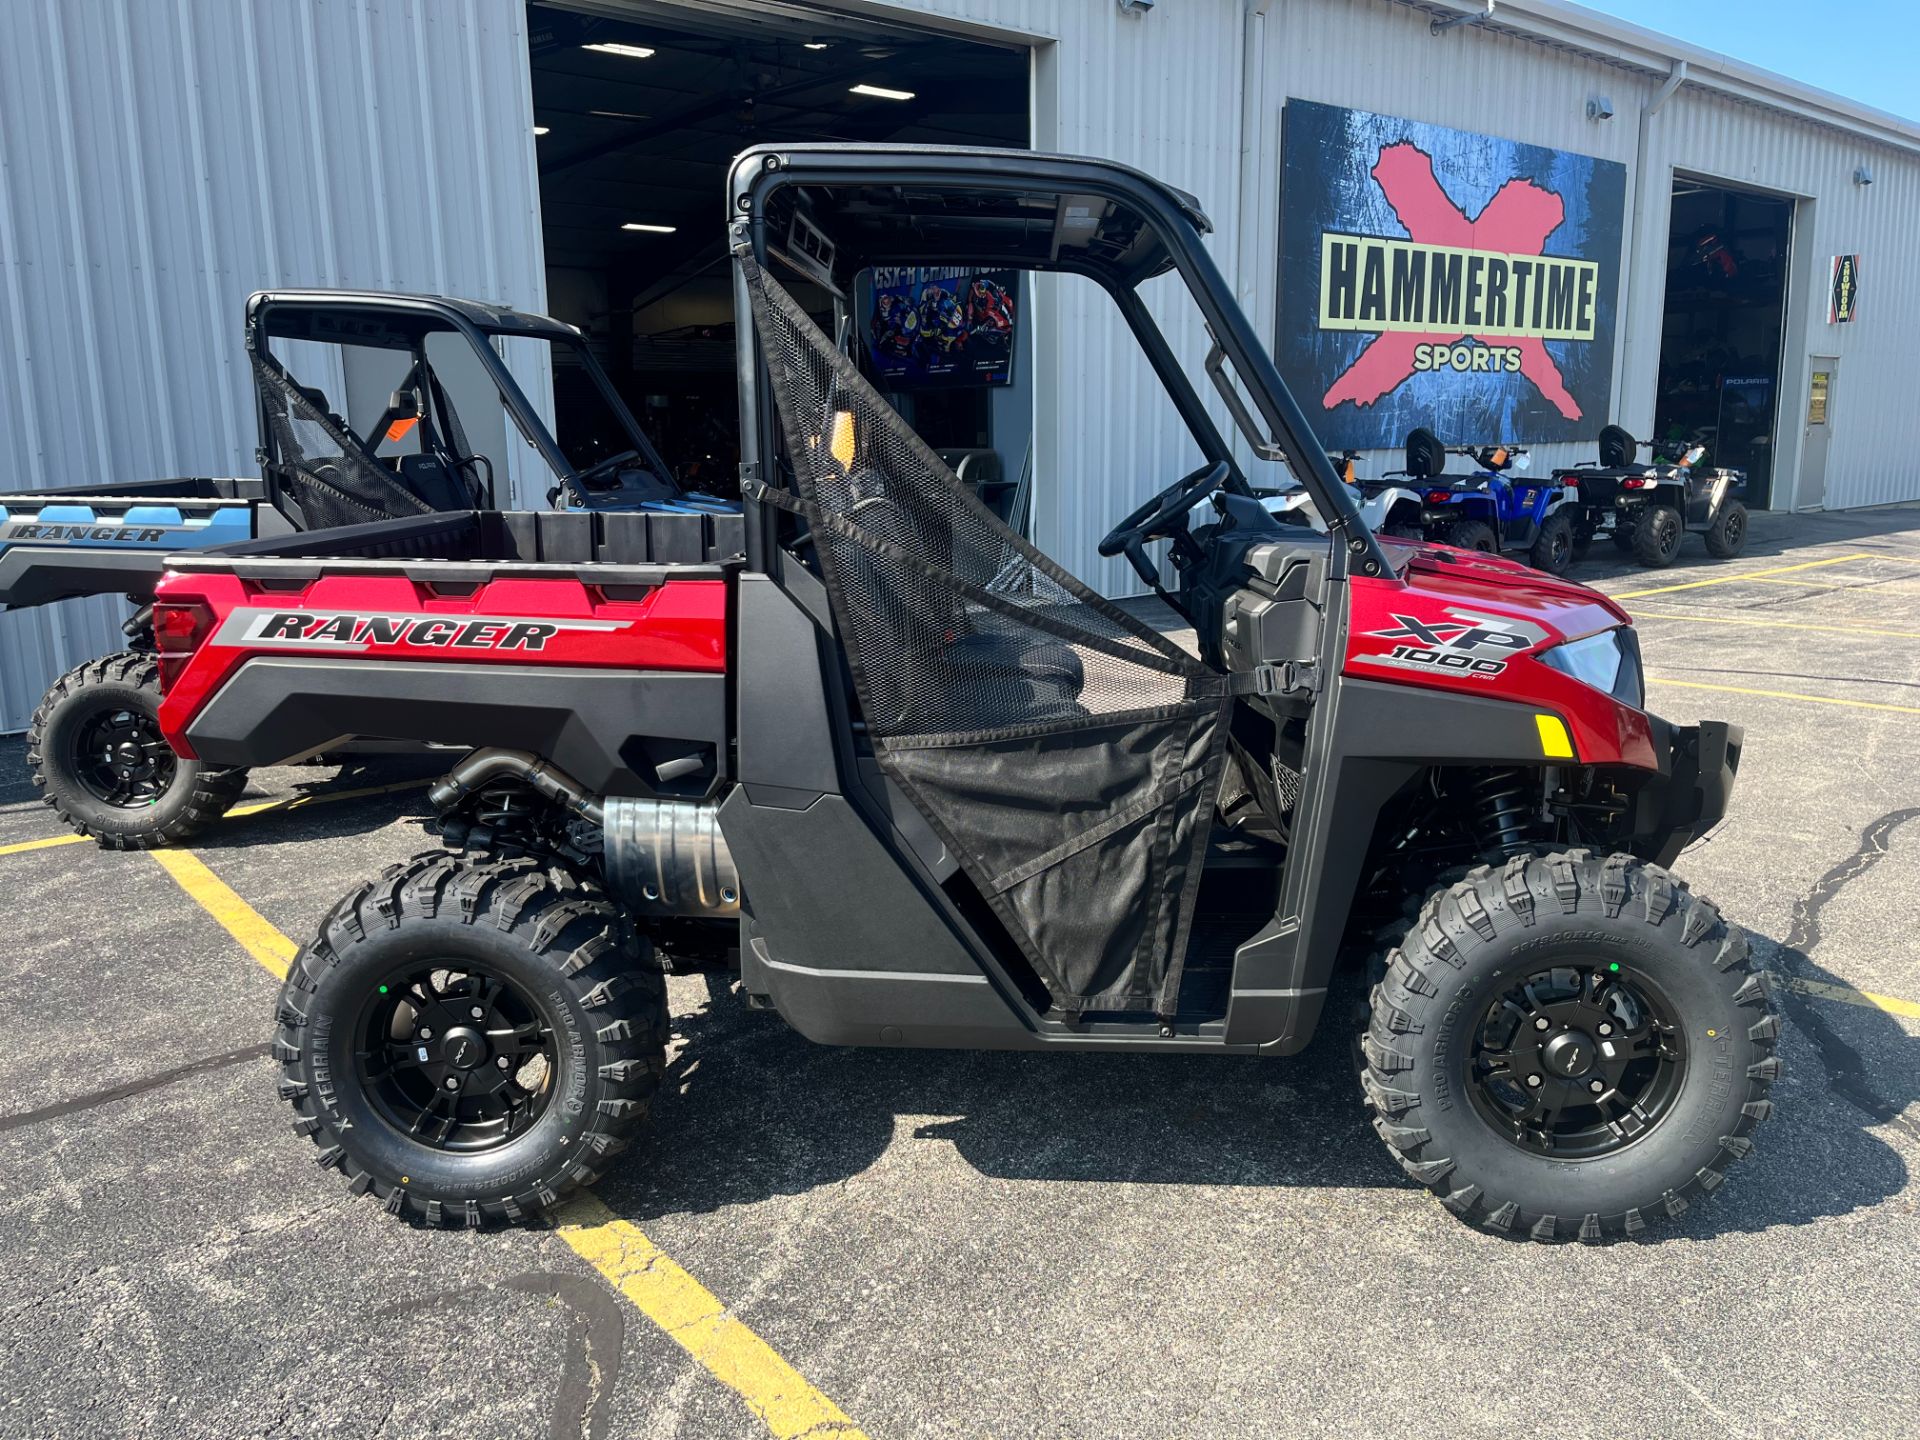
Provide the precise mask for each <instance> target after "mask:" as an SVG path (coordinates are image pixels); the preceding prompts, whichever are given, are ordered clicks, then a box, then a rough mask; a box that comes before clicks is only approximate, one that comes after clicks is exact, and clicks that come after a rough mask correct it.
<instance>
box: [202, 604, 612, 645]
mask: <svg viewBox="0 0 1920 1440" xmlns="http://www.w3.org/2000/svg"><path fill="white" fill-rule="evenodd" d="M622 624H623V622H621V621H618V620H562V619H547V618H539V619H530V618H528V617H527V616H524V615H410V614H395V613H388V612H369V611H355V610H251V609H247V610H235V611H233V612H232V613H231V614H229V615H228V616H227V618H226V619H225V620H224V621H223V622H222V623H221V626H220V629H219V632H218V633H217V634H215V636H214V637H213V641H212V643H213V644H216V645H231V646H235V647H239V648H246V649H267V648H271V649H275V650H278V649H283V648H291V649H296V650H333V651H338V652H343V653H358V652H362V651H366V650H370V649H372V648H373V647H374V646H376V645H387V646H393V645H398V646H407V647H410V648H418V649H430V650H447V649H452V650H544V649H546V648H547V642H548V641H550V640H551V639H553V637H554V636H556V635H558V634H560V633H561V632H562V631H566V630H586V631H607V630H618V629H620V628H622Z"/></svg>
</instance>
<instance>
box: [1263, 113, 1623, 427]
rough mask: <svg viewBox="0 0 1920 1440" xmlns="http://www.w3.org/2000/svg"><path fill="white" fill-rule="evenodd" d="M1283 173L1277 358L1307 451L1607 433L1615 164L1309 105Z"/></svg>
mask: <svg viewBox="0 0 1920 1440" xmlns="http://www.w3.org/2000/svg"><path fill="white" fill-rule="evenodd" d="M1282 156H1283V160H1282V163H1283V165H1284V167H1285V173H1284V177H1283V181H1282V194H1281V251H1282V254H1281V275H1280V311H1279V327H1278V337H1277V339H1278V343H1277V344H1276V345H1275V346H1274V354H1275V359H1276V360H1277V361H1278V362H1279V365H1280V370H1281V373H1282V374H1283V375H1284V376H1285V377H1286V379H1287V383H1288V384H1289V385H1290V386H1291V387H1292V389H1293V392H1294V394H1295V395H1296V396H1297V397H1299V399H1300V401H1301V403H1302V404H1303V405H1304V406H1305V407H1306V409H1307V414H1308V417H1309V419H1311V420H1312V422H1313V427H1314V432H1315V434H1316V436H1317V437H1318V439H1319V440H1320V443H1322V444H1323V445H1325V446H1327V447H1328V448H1329V449H1334V450H1345V449H1376V448H1387V447H1391V446H1397V445H1399V444H1401V443H1402V442H1403V441H1404V440H1405V438H1406V435H1407V432H1408V431H1409V430H1411V429H1413V428H1414V427H1415V426H1416V425H1424V426H1426V427H1428V428H1429V429H1431V430H1433V431H1434V432H1435V433H1437V434H1438V435H1440V436H1441V437H1442V439H1444V440H1445V441H1446V442H1447V443H1448V444H1500V443H1507V444H1513V443H1520V444H1525V443H1530V442H1546V441H1553V440H1577V439H1582V438H1586V437H1589V436H1590V435H1591V434H1592V433H1593V431H1594V430H1595V429H1596V428H1597V427H1599V426H1600V425H1602V424H1604V423H1605V422H1606V419H1607V415H1608V410H1609V402H1610V400H1611V398H1612V385H1613V335H1614V316H1615V308H1616V305H1617V303H1618V287H1619V272H1620V236H1621V223H1622V215H1623V212H1624V209H1625V203H1626V167H1625V166H1623V165H1619V164H1616V163H1614V162H1612V161H1607V160H1596V159H1594V158H1592V157H1591V156H1586V155H1573V154H1568V153H1566V152H1564V151H1558V150H1546V149H1542V148H1541V147H1539V146H1535V145H1521V144H1518V143H1516V142H1514V141H1510V140H1496V139H1493V138H1491V137H1489V136H1485V135H1474V134H1469V133H1467V132H1465V131H1461V130H1449V129H1445V128H1444V127H1441V126H1438V125H1425V124H1421V123H1419V122H1416V121H1412V120H1401V119H1396V118H1395V117H1393V116H1389V115H1375V114H1371V113H1369V112H1367V111H1362V110H1347V109H1342V108H1340V107H1338V106H1332V105H1319V104H1314V103H1312V102H1309V101H1304V100H1290V101H1288V102H1287V107H1286V123H1285V137H1284V144H1283V147H1282Z"/></svg>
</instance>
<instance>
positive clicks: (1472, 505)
mask: <svg viewBox="0 0 1920 1440" xmlns="http://www.w3.org/2000/svg"><path fill="white" fill-rule="evenodd" d="M1449 455H1459V456H1463V457H1465V458H1466V459H1468V460H1471V461H1472V462H1473V463H1474V465H1475V466H1477V467H1478V468H1477V469H1476V470H1475V471H1474V472H1473V473H1472V474H1470V475H1449V474H1447V473H1446V465H1447V456H1449ZM1527 465H1528V457H1527V452H1526V451H1525V450H1524V449H1523V448H1521V447H1519V446H1517V445H1482V446H1479V447H1474V446H1466V445H1458V446H1453V447H1451V448H1449V447H1448V446H1445V445H1442V444H1441V443H1440V441H1439V439H1438V437H1436V436H1435V435H1434V433H1433V432H1432V431H1431V430H1427V429H1424V428H1422V429H1418V430H1415V431H1414V432H1413V433H1412V434H1410V435H1408V436H1407V475H1408V476H1409V477H1410V478H1411V479H1412V481H1413V483H1414V484H1415V485H1416V486H1417V487H1419V488H1420V491H1421V502H1422V503H1421V512H1420V519H1421V525H1422V528H1423V529H1424V531H1425V533H1426V536H1427V538H1428V539H1430V540H1438V541H1439V542H1440V543H1441V544H1443V545H1453V546H1457V547H1458V548H1460V549H1462V550H1482V551H1486V552H1487V553H1489V554H1496V555H1497V554H1500V553H1502V552H1515V551H1519V552H1525V554H1526V557H1527V563H1528V564H1530V565H1532V566H1533V568H1534V569H1536V570H1543V571H1545V572H1546V573H1547V574H1549V575H1560V574H1563V573H1565V571H1566V568H1567V566H1569V565H1571V564H1572V563H1573V561H1574V558H1575V556H1574V549H1575V535H1574V526H1575V522H1576V521H1577V520H1578V519H1579V517H1580V514H1581V510H1580V490H1579V487H1578V486H1577V485H1573V484H1570V483H1567V482H1566V481H1563V480H1561V479H1560V478H1558V477H1555V478H1554V479H1553V480H1550V481H1547V482H1544V483H1542V482H1537V481H1527V480H1522V479H1519V478H1516V477H1513V476H1510V475H1509V474H1508V473H1507V472H1508V471H1509V470H1513V471H1524V470H1525V469H1526V468H1527Z"/></svg>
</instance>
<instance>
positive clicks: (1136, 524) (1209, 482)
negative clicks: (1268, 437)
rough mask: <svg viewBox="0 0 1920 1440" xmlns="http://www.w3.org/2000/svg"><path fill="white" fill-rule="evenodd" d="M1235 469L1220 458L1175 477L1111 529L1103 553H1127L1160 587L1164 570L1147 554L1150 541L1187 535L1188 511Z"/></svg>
mask: <svg viewBox="0 0 1920 1440" xmlns="http://www.w3.org/2000/svg"><path fill="white" fill-rule="evenodd" d="M1232 473H1233V470H1232V467H1231V466H1230V465H1228V464H1227V462H1226V461H1224V460H1219V461H1215V462H1214V463H1213V464H1211V465H1203V466H1201V467H1200V468H1199V469H1198V470H1196V471H1194V472H1193V473H1192V474H1191V475H1187V476H1184V477H1182V478H1181V479H1179V480H1176V481H1174V482H1173V484H1171V485H1169V486H1168V487H1167V488H1166V489H1164V490H1162V491H1161V492H1160V493H1159V494H1158V495H1156V496H1154V497H1153V499H1151V500H1149V501H1147V503H1146V504H1144V505H1142V506H1141V507H1140V508H1139V509H1138V510H1136V511H1134V512H1133V513H1132V514H1131V515H1129V516H1127V518H1126V519H1124V520H1122V521H1121V522H1120V523H1119V524H1118V525H1116V526H1114V527H1113V529H1111V530H1109V531H1108V532H1107V538H1106V539H1104V540H1102V541H1101V542H1100V553H1101V554H1102V555H1107V556H1112V555H1125V556H1126V557H1127V562H1128V563H1129V564H1131V565H1132V566H1133V568H1134V569H1135V570H1136V571H1138V572H1139V574H1140V578H1141V579H1142V580H1144V581H1146V582H1147V584H1149V585H1151V586H1152V587H1153V588H1154V589H1156V590H1158V589H1159V588H1160V572H1159V570H1158V569H1157V568H1155V566H1154V563H1153V561H1151V560H1149V559H1148V558H1147V542H1148V541H1149V540H1172V541H1173V542H1174V543H1175V544H1178V543H1179V542H1180V540H1181V539H1182V538H1183V537H1185V536H1186V535H1187V512H1188V511H1189V510H1191V509H1193V507H1194V506H1195V505H1198V504H1199V503H1200V502H1201V501H1202V500H1204V499H1206V497H1207V496H1209V495H1211V494H1212V493H1213V492H1214V491H1215V490H1218V489H1219V488H1220V486H1221V484H1222V483H1223V482H1224V481H1225V480H1226V478H1227V476H1228V475H1230V474H1232Z"/></svg>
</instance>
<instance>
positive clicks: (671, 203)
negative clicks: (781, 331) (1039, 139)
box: [528, 5, 1028, 495]
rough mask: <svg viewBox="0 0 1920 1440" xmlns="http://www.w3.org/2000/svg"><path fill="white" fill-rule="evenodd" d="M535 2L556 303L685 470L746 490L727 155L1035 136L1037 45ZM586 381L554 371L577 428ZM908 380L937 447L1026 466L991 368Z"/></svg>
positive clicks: (914, 409) (539, 135)
mask: <svg viewBox="0 0 1920 1440" xmlns="http://www.w3.org/2000/svg"><path fill="white" fill-rule="evenodd" d="M528 19H529V47H530V61H531V68H532V78H533V102H534V120H535V127H536V128H535V136H536V141H535V144H536V149H537V155H538V159H539V167H540V191H541V219H542V224H543V228H544V232H545V241H546V261H547V296H548V299H547V308H548V310H549V312H550V313H552V314H553V315H555V316H557V317H558V318H560V319H562V320H566V321H568V322H569V323H571V324H574V325H577V326H579V327H580V328H581V329H582V330H584V331H585V332H586V333H587V335H588V336H589V338H590V341H591V345H592V348H593V349H594V351H595V353H596V354H597V356H598V358H599V359H600V360H601V362H602V363H603V364H604V365H605V367H606V369H607V371H608V373H609V374H610V375H611V376H612V378H613V381H614V383H615V385H616V386H617V387H618V388H619V389H620V391H621V392H622V394H623V396H624V397H625V398H626V400H627V402H628V404H629V406H630V407H631V408H632V410H633V412H634V414H635V415H636V416H638V417H639V418H640V421H641V423H642V424H643V425H644V426H645V427H646V428H647V430H648V432H649V434H650V437H651V438H652V440H653V441H654V444H655V446H656V447H657V448H658V449H659V450H660V452H661V453H662V455H663V456H664V458H665V459H666V460H667V462H668V464H669V465H670V466H671V467H672V468H673V470H674V471H675V474H676V477H677V478H678V479H679V480H680V481H681V483H682V484H683V486H685V487H686V488H687V489H689V490H700V491H705V492H708V493H712V494H718V495H730V494H733V493H735V488H736V486H737V480H736V476H735V465H736V463H737V461H738V458H739V455H738V433H737V432H738V423H737V415H736V401H735V393H734V380H733V310H732V294H731V290H730V288H729V282H728V275H727V267H726V264H725V248H724V240H723V235H722V230H721V214H722V206H723V193H722V192H723V186H724V183H725V177H726V168H727V164H728V162H729V161H730V160H731V159H732V157H733V156H734V155H735V154H737V153H738V152H739V151H741V150H743V149H745V148H747V147H748V146H750V145H754V144H758V143H762V142H777V143H803V142H807V141H827V140H833V141H872V142H881V141H897V142H901V143H907V144H932V145H956V144H964V145H1003V146H1024V145H1025V144H1027V140H1028V101H1027V73H1028V56H1027V54H1026V52H1024V51H1019V50H1012V49H1005V48H999V47H994V46H988V45H981V44H974V43H971V42H967V41H962V40H956V39H952V38H947V37H943V36H931V35H926V34H921V33H917V32H910V31H907V30H903V29H898V28H894V27H881V26H877V25H869V24H865V23H862V22H850V21H846V20H842V19H838V18H836V19H835V20H834V21H833V22H832V23H831V28H823V27H821V26H820V25H817V24H815V23H813V22H811V21H803V20H797V19H793V18H790V17H782V16H763V15H751V16H749V15H743V14H738V13H730V12H726V11H722V10H718V9H714V10H706V9H696V8H694V7H681V6H671V5H657V6H650V7H645V9H644V10H643V12H642V15H641V18H636V19H626V18H622V19H607V18H602V17H599V16H590V15H585V14H579V13H575V12H572V11H569V10H565V9H561V8H557V7H550V6H540V5H535V6H530V7H529V8H528ZM821 298H822V299H823V300H824V297H821ZM823 308H825V307H824V305H823ZM569 389H570V380H569V377H568V376H566V375H564V374H556V375H555V377H554V396H555V405H556V407H557V408H558V410H559V412H560V415H561V423H562V426H563V428H564V425H565V416H566V413H567V410H568V406H569ZM894 399H895V403H896V404H897V405H899V406H900V408H901V409H902V410H903V412H905V413H906V415H907V417H908V418H909V420H911V421H912V422H913V423H914V425H915V427H916V429H918V430H919V431H920V433H921V435H922V437H923V438H925V439H926V440H927V441H928V442H929V443H930V444H932V445H934V446H935V447H936V448H940V449H943V450H957V451H967V450H979V451H986V450H990V449H992V448H994V447H996V446H998V447H999V448H1000V450H1001V451H1002V453H1003V455H1005V454H1007V453H1009V452H1010V461H1009V462H1008V465H1007V468H1017V467H1018V466H1019V464H1020V459H1021V455H1022V453H1023V451H1024V449H1025V445H1026V436H1025V433H1024V432H1025V429H1026V425H1025V423H1024V410H1023V409H1022V408H1021V407H1017V406H1009V405H1008V404H1007V402H1006V401H1005V400H1004V399H998V398H996V397H994V396H992V395H990V394H989V392H988V391H987V390H986V389H985V388H977V387H961V388H951V387H950V388H942V389H939V390H929V391H925V392H923V393H919V394H914V393H911V392H903V393H901V394H898V395H896V396H895V397H894ZM996 412H998V414H999V415H1000V417H1001V419H1002V423H1001V424H1000V425H999V426H996V425H995V423H994V420H995V415H996ZM1014 422H1019V423H1017V424H1016V423H1014ZM1014 429H1018V430H1019V431H1020V432H1021V433H1019V434H1018V435H1015V434H1011V433H1008V432H1010V431H1012V430H1014ZM996 431H998V432H999V433H996Z"/></svg>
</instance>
